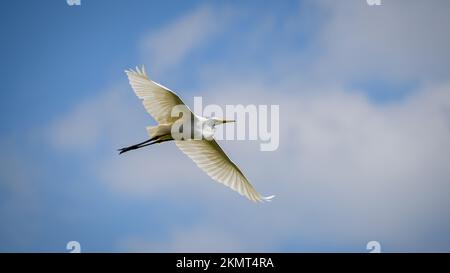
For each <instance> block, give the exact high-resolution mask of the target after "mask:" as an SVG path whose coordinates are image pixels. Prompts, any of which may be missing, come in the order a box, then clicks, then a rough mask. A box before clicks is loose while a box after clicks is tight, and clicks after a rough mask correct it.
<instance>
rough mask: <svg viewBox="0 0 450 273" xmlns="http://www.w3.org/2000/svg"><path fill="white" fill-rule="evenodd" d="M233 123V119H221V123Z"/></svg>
mask: <svg viewBox="0 0 450 273" xmlns="http://www.w3.org/2000/svg"><path fill="white" fill-rule="evenodd" d="M228 122H235V120H234V119H223V120H222V123H228Z"/></svg>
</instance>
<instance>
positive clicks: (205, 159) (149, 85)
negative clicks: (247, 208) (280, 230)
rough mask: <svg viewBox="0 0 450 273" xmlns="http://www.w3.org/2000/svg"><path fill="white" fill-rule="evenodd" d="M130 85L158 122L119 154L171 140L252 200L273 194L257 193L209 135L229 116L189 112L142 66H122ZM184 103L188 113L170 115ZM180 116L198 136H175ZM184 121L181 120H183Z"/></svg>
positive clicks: (212, 173)
mask: <svg viewBox="0 0 450 273" xmlns="http://www.w3.org/2000/svg"><path fill="white" fill-rule="evenodd" d="M125 73H126V74H127V76H128V80H129V82H130V85H131V87H132V88H133V90H134V92H135V93H136V95H137V96H138V97H139V98H140V99H142V100H143V104H144V107H145V109H146V110H147V112H148V113H149V114H150V115H151V116H153V118H154V119H155V120H156V121H157V122H158V125H157V126H150V127H147V131H148V134H149V135H150V139H149V140H147V141H144V142H141V143H138V144H136V145H132V146H129V147H125V148H122V149H119V151H120V154H122V153H125V152H127V151H130V150H135V149H139V148H142V147H145V146H148V145H152V144H156V143H162V142H166V141H171V140H173V141H174V142H175V144H176V145H177V146H178V148H179V149H180V150H181V151H182V152H183V153H185V154H186V155H187V156H189V157H190V158H191V159H192V160H193V161H194V162H195V163H196V164H197V166H198V167H199V168H200V169H202V170H203V171H204V172H206V174H208V175H209V176H210V177H211V178H212V179H214V180H216V181H217V182H220V183H222V184H224V185H226V186H228V187H230V188H231V189H233V190H234V191H237V192H238V193H239V194H241V195H243V196H245V197H247V198H248V199H250V200H252V201H270V200H271V199H272V198H273V197H274V196H273V195H272V196H268V197H265V196H262V195H261V194H259V193H258V192H257V191H256V190H255V189H254V188H253V186H252V185H251V184H250V182H249V181H248V179H247V178H246V177H245V175H244V174H243V173H242V171H241V170H240V169H239V167H238V166H237V165H236V164H235V163H234V162H233V161H231V160H230V158H229V157H228V156H227V155H226V154H225V152H224V151H223V150H222V148H220V146H219V144H218V143H217V142H216V141H215V140H214V138H212V135H213V134H214V129H215V126H216V125H219V124H223V123H226V122H233V121H231V120H223V119H218V118H204V117H200V116H197V115H195V114H194V113H192V112H191V111H190V110H189V108H187V106H186V105H185V104H184V103H183V101H182V100H181V99H180V97H178V95H177V94H175V93H174V92H173V91H171V90H170V89H168V88H166V87H164V86H162V85H160V84H158V83H156V82H154V81H152V80H150V79H149V78H148V77H147V74H146V72H145V69H144V66H142V68H141V69H139V68H138V67H136V70H135V71H134V70H125ZM180 105H181V106H183V107H186V109H187V110H188V113H189V115H182V116H181V117H180V116H178V117H174V116H172V109H173V108H174V107H176V106H180ZM180 119H189V122H190V123H189V124H191V128H192V129H193V131H194V132H195V133H199V134H201V138H200V139H198V138H182V139H178V138H176V139H175V138H174V137H173V136H172V127H173V126H174V124H175V123H176V122H177V121H178V122H179V121H183V120H180ZM184 121H186V120H184ZM183 124H184V123H183Z"/></svg>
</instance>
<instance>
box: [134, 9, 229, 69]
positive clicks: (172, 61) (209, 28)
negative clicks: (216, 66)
mask: <svg viewBox="0 0 450 273" xmlns="http://www.w3.org/2000/svg"><path fill="white" fill-rule="evenodd" d="M227 16H228V15H225V14H223V13H218V12H216V11H215V10H214V9H212V8H211V7H208V6H201V7H200V8H197V9H195V10H193V11H192V12H190V13H188V14H186V15H184V16H182V17H181V18H179V19H177V20H176V21H173V22H171V23H170V24H168V25H166V26H164V27H162V28H160V29H158V30H156V31H152V32H150V34H148V35H147V36H146V37H145V38H144V39H143V41H142V43H141V44H142V52H143V55H144V56H145V58H146V60H147V61H146V62H147V63H149V64H151V70H152V74H154V75H159V74H161V73H162V72H165V71H167V70H169V69H171V68H173V67H176V66H177V65H179V64H180V63H181V62H182V61H184V59H185V58H186V57H187V56H188V55H189V54H190V53H191V52H192V51H193V50H195V49H198V48H199V47H201V46H202V45H203V44H207V43H208V42H209V40H210V39H211V37H212V36H213V35H214V34H216V33H217V32H218V31H219V30H220V29H221V28H222V27H223V26H224V24H226V18H227Z"/></svg>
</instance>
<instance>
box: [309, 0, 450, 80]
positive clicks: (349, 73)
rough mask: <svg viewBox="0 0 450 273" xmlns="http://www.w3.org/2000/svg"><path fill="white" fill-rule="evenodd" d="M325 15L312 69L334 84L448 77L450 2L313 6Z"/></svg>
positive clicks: (324, 3)
mask: <svg viewBox="0 0 450 273" xmlns="http://www.w3.org/2000/svg"><path fill="white" fill-rule="evenodd" d="M314 2H315V4H316V5H319V8H320V9H321V10H323V11H324V12H326V19H325V22H324V23H323V25H322V26H321V29H320V31H319V32H318V33H317V41H316V44H315V46H317V48H316V50H317V51H318V53H319V54H320V58H319V60H318V61H317V62H316V63H315V66H314V68H313V69H315V70H316V72H317V73H319V74H320V75H328V76H329V77H331V78H333V79H335V80H343V79H346V80H355V79H358V78H363V79H372V80H381V79H386V80H391V81H394V82H398V81H403V80H430V79H436V78H437V79H442V78H443V77H448V76H449V73H448V70H449V64H450V52H449V51H448V48H450V36H449V35H448V31H447V27H446V26H448V25H449V24H450V18H449V16H448V11H449V9H450V2H448V1H445V0H443V1H441V0H433V1H422V0H413V1H384V3H383V5H382V6H369V5H367V4H366V3H365V1H360V0H353V1H352V0H350V1H344V2H333V1H327V0H323V1H314Z"/></svg>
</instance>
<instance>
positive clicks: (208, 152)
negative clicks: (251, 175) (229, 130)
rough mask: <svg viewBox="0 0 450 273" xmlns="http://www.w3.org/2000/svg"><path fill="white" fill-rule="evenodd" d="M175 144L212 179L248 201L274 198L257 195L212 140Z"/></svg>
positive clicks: (193, 140) (178, 141)
mask: <svg viewBox="0 0 450 273" xmlns="http://www.w3.org/2000/svg"><path fill="white" fill-rule="evenodd" d="M175 144H176V145H177V146H178V148H179V149H180V150H181V151H182V152H183V153H185V154H186V155H187V156H189V157H190V158H191V159H192V160H193V161H194V162H195V163H196V164H197V166H198V167H199V168H200V169H202V170H203V171H204V172H206V173H207V174H208V175H209V176H210V177H211V178H212V179H214V180H216V181H217V182H219V183H222V184H224V185H225V186H227V187H230V188H231V189H233V190H235V191H237V192H238V193H240V194H241V195H243V196H245V197H247V198H248V199H250V200H252V201H269V200H270V199H272V198H273V197H274V196H268V197H264V196H262V195H261V194H259V193H258V192H257V191H256V190H255V188H253V186H252V185H251V184H250V182H249V181H248V180H247V178H246V177H245V175H244V174H243V173H242V171H241V170H240V169H239V167H238V166H236V164H234V162H233V161H231V159H230V158H229V157H228V156H227V155H226V154H225V152H224V151H223V150H222V148H220V146H219V144H217V142H216V141H215V140H214V139H213V140H195V139H190V140H177V141H175Z"/></svg>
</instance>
